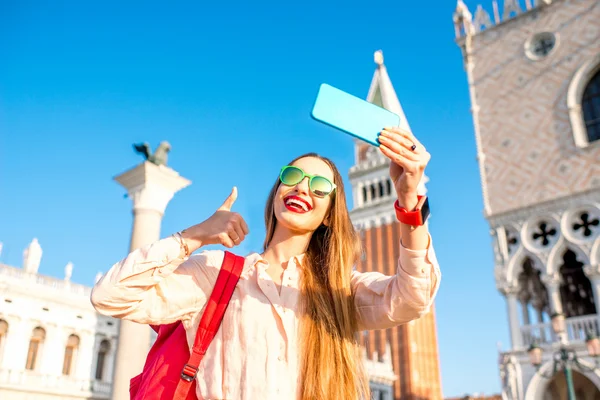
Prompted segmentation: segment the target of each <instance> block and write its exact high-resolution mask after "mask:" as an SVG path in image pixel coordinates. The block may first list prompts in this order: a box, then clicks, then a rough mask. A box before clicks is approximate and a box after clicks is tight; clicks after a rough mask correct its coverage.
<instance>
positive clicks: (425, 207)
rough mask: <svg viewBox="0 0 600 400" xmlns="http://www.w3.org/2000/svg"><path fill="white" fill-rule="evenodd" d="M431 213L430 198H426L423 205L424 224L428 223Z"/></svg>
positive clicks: (422, 216)
mask: <svg viewBox="0 0 600 400" xmlns="http://www.w3.org/2000/svg"><path fill="white" fill-rule="evenodd" d="M429 212H430V210H429V197H426V198H425V202H424V203H423V207H421V218H422V221H423V223H425V221H427V218H428V217H429Z"/></svg>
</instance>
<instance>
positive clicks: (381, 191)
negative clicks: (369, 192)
mask: <svg viewBox="0 0 600 400" xmlns="http://www.w3.org/2000/svg"><path fill="white" fill-rule="evenodd" d="M385 194H386V193H385V189H384V187H383V182H379V197H383V196H385Z"/></svg>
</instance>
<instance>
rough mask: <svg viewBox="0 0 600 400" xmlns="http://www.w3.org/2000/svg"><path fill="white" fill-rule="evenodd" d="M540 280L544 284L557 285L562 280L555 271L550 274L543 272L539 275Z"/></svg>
mask: <svg viewBox="0 0 600 400" xmlns="http://www.w3.org/2000/svg"><path fill="white" fill-rule="evenodd" d="M540 280H541V281H542V283H543V284H544V285H546V286H552V287H558V286H560V284H561V282H562V278H561V276H560V274H559V273H558V272H555V273H553V274H551V275H548V274H543V275H542V276H540Z"/></svg>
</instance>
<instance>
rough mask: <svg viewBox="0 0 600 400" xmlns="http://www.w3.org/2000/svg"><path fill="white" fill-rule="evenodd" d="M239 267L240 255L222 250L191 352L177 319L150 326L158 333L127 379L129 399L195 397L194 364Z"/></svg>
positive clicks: (211, 334) (180, 399)
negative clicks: (136, 371) (135, 371)
mask: <svg viewBox="0 0 600 400" xmlns="http://www.w3.org/2000/svg"><path fill="white" fill-rule="evenodd" d="M243 267H244V258H243V257H240V256H236V255H234V254H232V253H230V252H228V251H226V252H225V258H224V259H223V264H222V265H221V270H220V271H219V276H218V277H217V282H216V283H215V287H214V289H213V291H212V293H211V295H210V298H209V299H208V303H207V304H206V308H205V309H204V313H203V314H202V319H201V320H200V325H199V326H198V332H197V333H196V338H195V339H194V346H193V347H192V352H191V354H190V350H189V347H188V344H187V339H186V335H185V329H184V328H183V324H182V323H181V321H177V322H174V323H172V324H168V325H158V326H156V325H153V326H152V329H154V330H155V331H156V332H157V333H158V336H157V337H156V341H155V342H154V344H153V345H152V348H151V349H150V352H149V353H148V356H147V357H146V363H145V364H144V369H143V371H142V373H141V374H139V375H137V376H135V377H134V378H132V379H131V381H130V384H129V395H130V398H131V400H167V399H168V400H197V397H196V382H194V380H195V378H196V373H197V372H198V365H200V362H201V361H202V358H203V357H204V354H205V353H206V349H207V348H208V345H209V344H210V342H211V341H212V339H213V338H214V337H215V335H216V333H217V331H218V330H219V326H220V325H221V321H222V320H223V315H224V314H225V310H226V309H227V306H228V304H229V300H230V299H231V295H232V294H233V290H234V289H235V286H236V285H237V283H238V280H239V278H240V274H241V273H242V268H243Z"/></svg>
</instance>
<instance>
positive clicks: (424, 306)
mask: <svg viewBox="0 0 600 400" xmlns="http://www.w3.org/2000/svg"><path fill="white" fill-rule="evenodd" d="M379 142H380V146H379V149H380V151H381V152H382V153H383V154H384V155H385V156H386V157H388V158H389V159H390V161H391V162H390V179H391V180H392V182H393V183H394V189H395V190H396V195H397V196H398V202H397V206H398V207H399V208H400V209H404V210H405V211H409V212H410V211H414V210H415V208H417V209H418V208H419V207H417V206H418V203H419V196H418V195H417V194H418V187H419V185H420V183H421V181H422V179H423V175H424V171H425V167H426V166H427V163H428V162H429V160H430V159H431V155H430V154H429V153H428V152H427V150H425V147H424V146H423V145H422V144H421V143H420V142H419V141H418V140H417V138H415V136H414V135H413V134H412V133H411V132H408V131H405V130H403V129H400V128H386V129H384V130H383V131H382V132H381V135H380V136H379ZM422 200H424V199H422ZM401 215H402V214H401ZM404 216H406V214H404ZM403 220H406V221H411V223H413V224H415V222H414V220H413V219H412V218H404V219H403ZM423 222H424V221H422V220H421V221H417V222H416V225H414V226H412V225H409V224H407V223H401V224H400V234H401V237H402V238H401V241H400V243H398V246H400V257H399V259H398V268H397V270H396V274H395V275H394V276H385V275H383V274H380V273H376V272H370V273H359V272H354V273H353V275H352V287H353V290H354V294H355V304H356V309H357V314H358V319H359V324H360V326H361V329H384V328H389V327H391V326H394V325H399V324H402V323H406V322H408V321H411V320H414V319H416V318H419V317H420V316H422V315H423V314H425V313H427V312H428V311H429V309H430V307H431V305H432V304H433V299H434V298H435V295H436V293H437V290H438V287H439V284H440V279H441V273H440V269H439V265H438V262H437V259H436V257H435V253H434V251H433V246H432V244H431V236H430V235H429V232H428V229H427V225H426V224H423Z"/></svg>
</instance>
